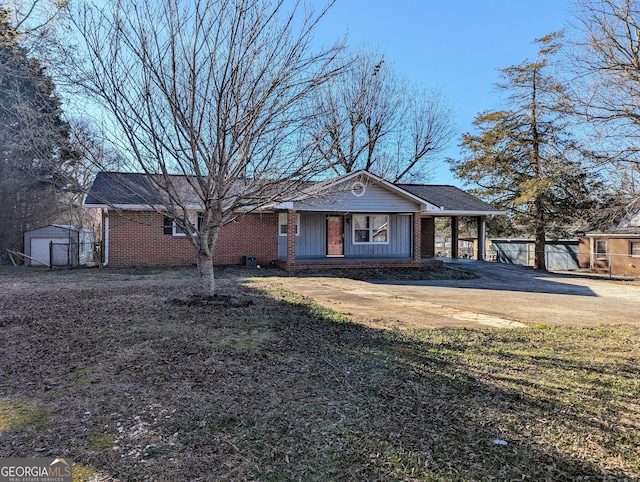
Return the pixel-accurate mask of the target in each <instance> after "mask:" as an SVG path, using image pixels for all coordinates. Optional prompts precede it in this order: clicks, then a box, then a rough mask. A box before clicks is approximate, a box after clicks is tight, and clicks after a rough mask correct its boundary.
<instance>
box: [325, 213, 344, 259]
mask: <svg viewBox="0 0 640 482" xmlns="http://www.w3.org/2000/svg"><path fill="white" fill-rule="evenodd" d="M327 256H344V216H327Z"/></svg>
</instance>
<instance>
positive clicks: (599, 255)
mask: <svg viewBox="0 0 640 482" xmlns="http://www.w3.org/2000/svg"><path fill="white" fill-rule="evenodd" d="M596 259H607V241H606V240H605V239H597V240H596Z"/></svg>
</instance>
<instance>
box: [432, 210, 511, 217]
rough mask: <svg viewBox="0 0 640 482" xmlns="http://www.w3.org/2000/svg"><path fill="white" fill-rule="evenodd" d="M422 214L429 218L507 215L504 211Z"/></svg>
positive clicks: (433, 212)
mask: <svg viewBox="0 0 640 482" xmlns="http://www.w3.org/2000/svg"><path fill="white" fill-rule="evenodd" d="M422 214H425V215H429V216H501V215H505V214H507V212H506V211H445V210H444V209H442V210H440V211H423V212H422Z"/></svg>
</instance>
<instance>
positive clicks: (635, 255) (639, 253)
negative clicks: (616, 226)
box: [629, 240, 640, 258]
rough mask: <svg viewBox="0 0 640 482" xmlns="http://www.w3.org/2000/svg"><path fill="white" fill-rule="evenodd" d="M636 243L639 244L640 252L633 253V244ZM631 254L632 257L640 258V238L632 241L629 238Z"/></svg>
mask: <svg viewBox="0 0 640 482" xmlns="http://www.w3.org/2000/svg"><path fill="white" fill-rule="evenodd" d="M634 244H636V245H638V251H639V252H638V254H633V245H634ZM629 256H631V257H632V258H640V240H637V241H631V240H629Z"/></svg>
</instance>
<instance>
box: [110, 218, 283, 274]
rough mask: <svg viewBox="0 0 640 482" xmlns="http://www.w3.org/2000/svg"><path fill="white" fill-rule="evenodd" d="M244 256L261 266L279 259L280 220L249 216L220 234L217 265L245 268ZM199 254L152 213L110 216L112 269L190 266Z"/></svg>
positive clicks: (215, 256) (231, 224)
mask: <svg viewBox="0 0 640 482" xmlns="http://www.w3.org/2000/svg"><path fill="white" fill-rule="evenodd" d="M244 256H256V257H257V262H258V264H264V265H266V264H269V263H271V262H272V261H274V260H276V259H277V258H278V218H277V215H276V214H273V213H259V214H247V215H244V216H242V215H241V216H239V217H238V219H237V221H236V222H232V223H230V224H228V225H226V226H224V227H223V228H222V229H221V230H220V234H219V236H218V240H217V242H216V246H215V249H214V256H213V262H214V264H217V265H233V264H235V265H241V264H243V263H244ZM195 260H196V258H195V251H194V248H193V246H192V245H191V243H189V240H188V239H187V238H186V237H185V236H173V235H172V234H164V229H163V216H162V215H161V214H159V213H155V212H150V211H121V212H116V211H110V212H109V266H112V267H130V266H188V265H193V264H195Z"/></svg>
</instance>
